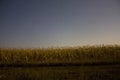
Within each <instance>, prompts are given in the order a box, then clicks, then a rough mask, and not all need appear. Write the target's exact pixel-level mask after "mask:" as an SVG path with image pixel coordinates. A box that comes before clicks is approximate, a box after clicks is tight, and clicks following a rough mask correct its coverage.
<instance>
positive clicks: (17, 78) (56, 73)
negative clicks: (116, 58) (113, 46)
mask: <svg viewBox="0 0 120 80" xmlns="http://www.w3.org/2000/svg"><path fill="white" fill-rule="evenodd" d="M0 80H120V65H109V66H105V65H104V66H66V67H63V66H62V67H61V66H57V67H1V68H0Z"/></svg>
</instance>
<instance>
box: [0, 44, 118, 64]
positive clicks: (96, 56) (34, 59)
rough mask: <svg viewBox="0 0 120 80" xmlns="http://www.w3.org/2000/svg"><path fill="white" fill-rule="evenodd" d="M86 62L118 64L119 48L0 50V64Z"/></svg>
mask: <svg viewBox="0 0 120 80" xmlns="http://www.w3.org/2000/svg"><path fill="white" fill-rule="evenodd" d="M86 62H90V63H92V62H120V46H118V45H107V46H105V45H102V46H84V47H74V48H73V47H71V48H39V49H15V48H13V49H12V48H8V49H3V48H1V49H0V64H43V63H44V64H51V63H63V64H65V63H86Z"/></svg>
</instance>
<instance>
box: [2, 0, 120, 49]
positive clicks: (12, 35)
mask: <svg viewBox="0 0 120 80" xmlns="http://www.w3.org/2000/svg"><path fill="white" fill-rule="evenodd" d="M94 44H120V0H1V1H0V47H51V46H82V45H94Z"/></svg>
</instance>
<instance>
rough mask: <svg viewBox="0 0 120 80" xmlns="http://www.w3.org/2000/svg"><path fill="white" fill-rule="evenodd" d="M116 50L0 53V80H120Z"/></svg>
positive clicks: (119, 49)
mask: <svg viewBox="0 0 120 80" xmlns="http://www.w3.org/2000/svg"><path fill="white" fill-rule="evenodd" d="M119 75H120V46H118V45H114V46H91V47H89V46H85V47H76V48H48V49H42V48H41V49H0V80H120V76H119Z"/></svg>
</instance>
